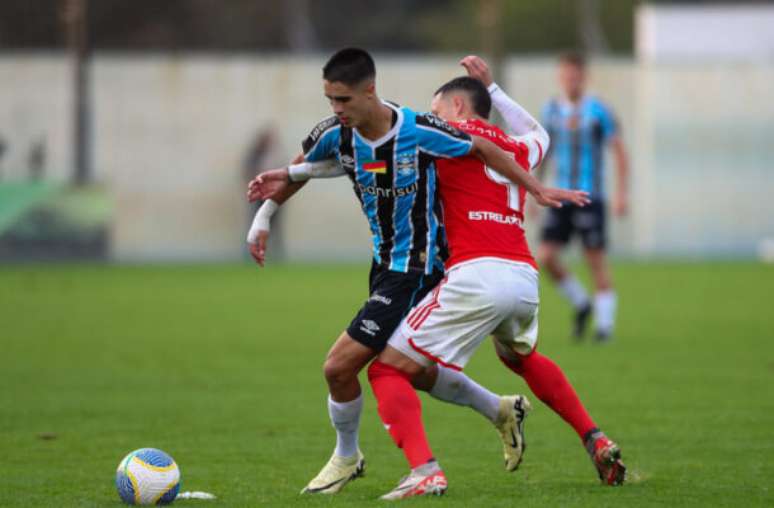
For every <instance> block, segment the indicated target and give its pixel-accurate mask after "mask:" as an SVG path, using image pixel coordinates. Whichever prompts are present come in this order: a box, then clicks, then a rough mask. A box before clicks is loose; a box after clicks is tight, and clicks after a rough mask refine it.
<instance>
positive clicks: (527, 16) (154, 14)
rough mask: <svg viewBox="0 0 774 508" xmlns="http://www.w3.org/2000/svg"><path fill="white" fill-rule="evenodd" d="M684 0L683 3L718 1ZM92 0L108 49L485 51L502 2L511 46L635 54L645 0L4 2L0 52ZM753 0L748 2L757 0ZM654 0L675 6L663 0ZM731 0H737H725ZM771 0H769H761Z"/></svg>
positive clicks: (39, 43) (39, 44)
mask: <svg viewBox="0 0 774 508" xmlns="http://www.w3.org/2000/svg"><path fill="white" fill-rule="evenodd" d="M713 1H714V0H693V1H691V0H680V1H679V3H681V4H686V3H713ZM72 2H86V3H87V13H88V14H87V27H88V30H87V33H88V40H89V46H90V47H92V48H95V49H110V50H162V51H170V50H172V51H175V50H195V51H285V50H291V51H308V50H329V49H332V48H338V47H342V46H348V45H359V46H364V47H366V48H369V49H372V50H380V51H417V50H419V51H454V52H460V51H463V52H464V51H475V50H481V49H482V48H481V44H482V39H485V38H486V35H484V34H482V31H484V30H486V29H487V26H486V24H485V23H484V24H483V25H482V23H481V18H482V13H481V11H482V9H484V8H485V7H486V6H487V4H490V5H489V7H490V8H492V5H491V4H494V7H493V8H494V9H495V13H496V15H495V17H496V19H495V22H496V23H497V27H496V28H497V32H498V43H499V44H501V47H502V49H503V50H504V51H506V52H520V53H524V52H526V53H530V52H547V51H549V52H550V51H556V50H560V49H565V48H579V49H586V50H589V51H593V52H611V53H621V54H628V53H631V51H632V36H633V24H634V10H635V8H636V6H637V5H638V4H640V3H642V2H641V1H640V0H540V1H534V0H488V1H487V0H2V1H0V49H19V48H32V49H45V48H58V47H63V46H65V44H66V35H65V30H64V27H63V24H64V22H63V18H65V17H66V16H65V15H64V14H63V12H65V11H66V8H67V4H68V3H72ZM754 2H755V0H752V1H751V0H746V3H754ZM650 3H660V4H664V3H676V2H668V1H655V2H650ZM723 3H729V0H725V2H723ZM763 3H768V2H763Z"/></svg>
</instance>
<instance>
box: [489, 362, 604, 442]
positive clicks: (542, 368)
mask: <svg viewBox="0 0 774 508" xmlns="http://www.w3.org/2000/svg"><path fill="white" fill-rule="evenodd" d="M500 361H502V362H503V363H504V364H505V366H506V367H508V368H509V369H511V370H512V371H513V372H515V373H516V374H518V375H520V376H521V377H523V378H524V380H525V381H526V382H527V384H528V385H529V388H530V390H532V393H534V394H535V395H536V396H537V398H539V399H540V400H542V401H543V402H544V403H545V404H546V405H547V406H548V407H550V408H551V409H553V410H554V412H555V413H557V414H558V415H559V416H561V417H562V418H563V419H564V421H566V422H567V423H569V424H570V425H571V426H572V428H573V429H575V432H577V433H578V436H580V438H581V440H583V439H585V437H586V435H587V434H588V433H589V432H590V431H592V430H595V429H596V425H595V424H594V421H593V420H592V419H591V417H590V416H589V414H588V413H587V412H586V408H585V407H583V404H581V401H580V400H579V399H578V395H577V394H576V393H575V390H574V389H573V388H572V385H571V384H570V382H569V381H567V378H566V377H565V375H564V372H562V369H560V368H559V366H558V365H557V364H555V363H554V362H553V361H552V360H551V359H550V358H548V357H545V356H543V355H541V354H540V353H538V352H537V351H533V352H532V353H530V354H529V355H528V356H524V357H521V361H520V362H518V363H516V362H512V361H511V360H508V359H507V358H503V357H502V356H501V357H500Z"/></svg>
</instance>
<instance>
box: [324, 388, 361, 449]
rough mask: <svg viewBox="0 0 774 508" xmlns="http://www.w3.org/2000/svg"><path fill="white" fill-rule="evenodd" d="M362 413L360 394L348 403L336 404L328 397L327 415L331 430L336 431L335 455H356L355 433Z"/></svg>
mask: <svg viewBox="0 0 774 508" xmlns="http://www.w3.org/2000/svg"><path fill="white" fill-rule="evenodd" d="M362 411H363V395H362V394H360V395H358V396H357V398H356V399H355V400H351V401H349V402H336V401H335V400H333V399H332V398H331V396H330V395H328V414H329V415H330V417H331V423H332V424H333V428H334V429H336V455H338V456H340V457H351V456H353V455H355V454H356V453H357V449H358V443H357V431H358V428H359V427H360V413H361V412H362Z"/></svg>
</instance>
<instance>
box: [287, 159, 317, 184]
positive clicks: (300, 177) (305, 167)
mask: <svg viewBox="0 0 774 508" xmlns="http://www.w3.org/2000/svg"><path fill="white" fill-rule="evenodd" d="M311 169H312V165H311V164H309V163H308V162H301V163H299V164H291V165H290V166H288V178H289V179H290V181H291V182H304V181H306V180H309V179H310V178H311V177H312V172H311Z"/></svg>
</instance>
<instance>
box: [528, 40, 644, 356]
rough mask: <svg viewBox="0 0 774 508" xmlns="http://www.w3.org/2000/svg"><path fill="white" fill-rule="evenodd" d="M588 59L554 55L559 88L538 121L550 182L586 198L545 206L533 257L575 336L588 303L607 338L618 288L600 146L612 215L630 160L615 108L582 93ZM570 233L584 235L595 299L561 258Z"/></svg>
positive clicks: (620, 210) (623, 194)
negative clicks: (609, 255)
mask: <svg viewBox="0 0 774 508" xmlns="http://www.w3.org/2000/svg"><path fill="white" fill-rule="evenodd" d="M586 65H587V64H586V59H585V57H584V56H583V55H581V54H580V53H566V54H564V55H562V56H561V57H560V59H559V68H558V81H559V86H560V88H561V95H560V96H559V97H554V98H552V99H551V100H549V101H548V103H547V104H546V105H545V107H544V108H543V125H544V126H545V128H546V129H547V130H548V133H549V135H550V136H551V141H552V143H551V150H549V152H548V154H547V158H550V159H551V160H552V161H553V164H554V167H555V171H556V177H555V178H556V180H555V184H556V186H557V187H560V188H566V189H582V190H585V191H587V192H588V193H589V195H590V196H591V198H592V201H591V205H589V206H588V207H586V208H583V209H581V208H578V207H576V206H573V205H571V204H568V205H567V206H564V207H562V208H560V209H556V210H549V211H548V214H547V216H546V219H545V223H544V226H543V232H542V242H541V244H540V246H539V248H538V259H539V261H540V264H541V266H543V267H544V268H545V269H546V271H548V273H549V275H550V276H551V279H552V280H553V281H554V282H555V283H556V284H557V286H558V287H559V290H560V291H561V293H562V295H564V297H565V298H567V300H569V301H570V303H571V304H572V305H573V307H574V308H575V318H574V327H573V335H574V337H575V338H576V339H581V338H582V337H583V335H584V333H585V330H586V325H587V323H588V319H589V317H590V315H591V311H592V308H593V310H594V317H595V321H596V338H597V339H598V340H600V341H605V340H608V339H610V337H611V335H612V333H613V326H614V324H615V311H616V294H615V290H614V289H613V281H612V278H611V275H610V268H609V266H608V262H607V259H606V256H605V250H606V247H607V224H606V222H607V220H606V214H607V205H608V201H607V197H608V196H607V193H606V190H605V185H604V181H605V173H604V152H605V150H604V149H605V148H606V147H607V146H610V147H611V148H612V150H613V155H614V157H615V166H616V170H617V171H616V173H617V174H616V180H615V191H614V193H613V195H612V206H613V212H614V213H615V215H616V216H617V217H623V216H624V215H625V214H626V213H627V210H628V206H629V199H628V193H627V188H628V180H629V160H628V157H627V154H626V149H625V147H624V144H623V141H622V140H621V137H620V135H619V128H618V124H617V122H616V119H615V115H614V114H613V112H612V111H611V110H610V108H609V107H608V106H607V105H606V104H604V103H603V102H602V101H601V100H600V99H599V98H597V97H594V96H592V95H588V94H586V91H585V88H586V78H587V69H586ZM574 235H577V236H579V237H580V239H581V241H582V243H583V253H584V255H585V258H586V261H587V262H588V265H589V268H590V270H591V275H592V279H593V284H594V302H593V305H592V302H591V299H590V297H589V295H588V293H587V291H586V289H585V288H584V287H583V285H582V284H581V283H580V281H579V280H578V279H577V278H576V277H575V275H573V274H572V273H571V272H570V271H569V270H568V269H567V267H566V266H565V265H564V264H563V263H562V262H561V260H560V258H559V256H560V254H561V252H562V250H563V249H564V248H565V247H566V246H567V245H568V243H569V242H570V240H571V239H572V237H573V236H574Z"/></svg>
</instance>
